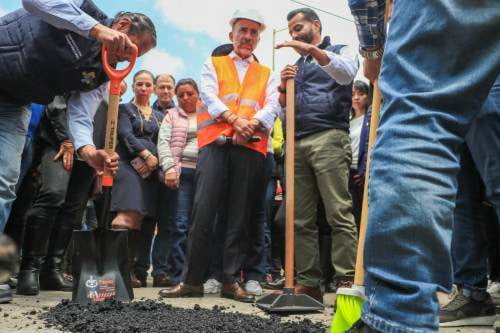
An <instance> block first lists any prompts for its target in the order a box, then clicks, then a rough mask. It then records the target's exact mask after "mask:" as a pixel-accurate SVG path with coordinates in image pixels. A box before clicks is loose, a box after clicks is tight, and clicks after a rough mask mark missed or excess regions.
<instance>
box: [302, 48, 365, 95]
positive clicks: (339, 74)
mask: <svg viewBox="0 0 500 333" xmlns="http://www.w3.org/2000/svg"><path fill="white" fill-rule="evenodd" d="M323 51H324V52H325V53H326V55H327V56H328V58H330V62H329V63H328V64H327V65H325V66H321V65H319V64H318V62H317V61H316V59H314V58H313V57H312V56H311V55H306V56H302V57H301V59H300V61H305V60H306V58H307V57H311V58H312V61H311V62H312V63H315V64H318V66H320V67H321V69H323V70H324V71H325V72H326V73H327V74H328V75H330V77H331V78H333V79H334V80H335V81H337V83H338V84H340V85H344V86H345V85H348V84H351V82H352V81H353V80H354V77H355V76H356V73H357V72H358V68H359V65H358V60H357V54H356V52H354V51H353V49H352V48H351V47H350V46H347V45H346V46H344V47H342V48H341V49H340V51H339V54H336V53H333V52H331V51H327V50H323Z"/></svg>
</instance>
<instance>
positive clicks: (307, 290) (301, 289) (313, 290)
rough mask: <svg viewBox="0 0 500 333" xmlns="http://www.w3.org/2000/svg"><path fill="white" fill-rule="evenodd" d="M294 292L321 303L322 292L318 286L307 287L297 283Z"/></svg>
mask: <svg viewBox="0 0 500 333" xmlns="http://www.w3.org/2000/svg"><path fill="white" fill-rule="evenodd" d="M294 291H295V294H305V295H308V296H310V297H312V298H314V299H315V300H317V301H318V302H320V303H323V293H322V292H321V289H320V288H319V287H307V286H304V285H302V284H299V283H297V284H296V285H295V288H294Z"/></svg>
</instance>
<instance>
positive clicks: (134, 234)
mask: <svg viewBox="0 0 500 333" xmlns="http://www.w3.org/2000/svg"><path fill="white" fill-rule="evenodd" d="M140 237H142V236H141V232H140V231H139V230H129V231H128V263H129V269H130V282H131V285H132V288H141V287H142V283H141V281H140V280H139V279H138V278H137V277H136V276H135V274H134V266H135V258H136V254H137V243H138V242H139V241H140Z"/></svg>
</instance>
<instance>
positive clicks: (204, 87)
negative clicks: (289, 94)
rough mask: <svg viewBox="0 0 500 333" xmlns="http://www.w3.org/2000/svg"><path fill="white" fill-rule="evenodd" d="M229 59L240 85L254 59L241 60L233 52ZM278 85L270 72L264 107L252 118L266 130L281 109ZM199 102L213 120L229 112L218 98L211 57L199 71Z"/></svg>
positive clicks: (217, 86) (271, 125)
mask: <svg viewBox="0 0 500 333" xmlns="http://www.w3.org/2000/svg"><path fill="white" fill-rule="evenodd" d="M229 57H231V59H233V61H234V64H235V66H236V70H237V71H238V78H239V80H240V83H242V82H243V79H244V77H245V74H246V73H247V70H248V66H249V65H250V63H251V62H253V61H255V59H254V57H253V56H250V57H248V58H246V59H241V58H240V57H239V56H238V55H237V54H236V53H235V52H234V51H233V52H231V53H230V54H229ZM278 84H279V82H276V79H275V78H274V75H273V73H272V72H271V73H270V75H269V81H268V82H267V89H266V99H265V102H264V106H263V107H262V109H260V110H257V112H256V114H255V116H254V118H255V119H258V120H259V121H260V122H261V124H262V125H263V126H264V127H266V128H268V129H270V128H272V127H273V124H274V119H275V118H276V116H277V115H278V113H279V112H280V109H281V106H280V104H279V100H278V97H279V95H278V91H277V88H278ZM201 100H202V101H203V103H204V104H205V105H206V106H207V109H208V113H209V114H210V116H211V117H212V118H213V119H215V118H217V117H219V116H220V115H221V114H222V113H224V112H225V111H229V109H228V107H227V106H226V105H225V104H224V103H223V102H222V101H221V100H220V98H219V82H218V80H217V73H216V71H215V67H214V65H213V63H212V58H211V57H210V58H208V59H207V61H205V63H204V64H203V67H202V69H201Z"/></svg>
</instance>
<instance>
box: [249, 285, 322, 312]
mask: <svg viewBox="0 0 500 333" xmlns="http://www.w3.org/2000/svg"><path fill="white" fill-rule="evenodd" d="M256 303H257V306H258V307H259V308H260V309H262V310H264V311H268V312H280V313H282V314H287V313H289V314H292V313H308V312H317V311H323V310H324V309H325V306H324V305H323V304H322V303H320V302H318V301H317V300H315V299H314V298H312V297H311V296H309V295H305V294H295V293H294V292H293V289H292V290H284V291H283V293H281V294H280V293H271V294H267V295H264V296H262V297H261V298H259V299H258V300H257V302H256Z"/></svg>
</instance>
